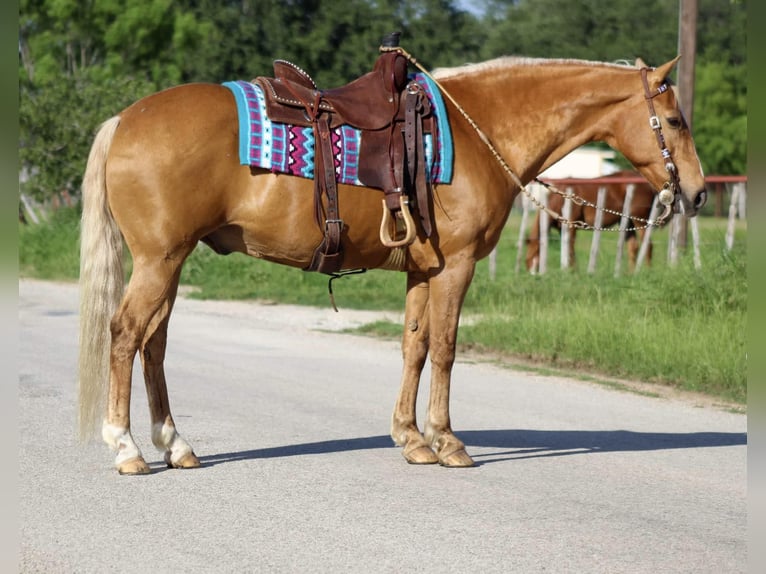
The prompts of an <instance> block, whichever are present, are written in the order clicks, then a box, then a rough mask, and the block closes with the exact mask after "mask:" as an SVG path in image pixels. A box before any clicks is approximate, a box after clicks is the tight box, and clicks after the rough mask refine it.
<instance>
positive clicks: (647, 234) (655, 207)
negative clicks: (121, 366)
mask: <svg viewBox="0 0 766 574" xmlns="http://www.w3.org/2000/svg"><path fill="white" fill-rule="evenodd" d="M662 210H663V207H662V204H661V203H660V198H659V196H657V195H655V196H654V201H653V202H652V210H651V211H650V212H649V221H650V222H652V223H654V222H655V221H657V218H658V217H659V216H660V213H661V212H662ZM652 231H654V225H647V228H646V231H644V239H643V240H642V241H641V247H640V248H639V250H638V257H636V269H635V271H634V273H638V271H639V269H641V266H642V265H643V264H644V259H646V254H647V253H648V252H649V244H650V243H651V241H652Z"/></svg>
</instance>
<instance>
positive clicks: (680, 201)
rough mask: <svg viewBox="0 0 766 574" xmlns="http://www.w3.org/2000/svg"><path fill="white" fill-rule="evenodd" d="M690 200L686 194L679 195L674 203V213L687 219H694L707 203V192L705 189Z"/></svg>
mask: <svg viewBox="0 0 766 574" xmlns="http://www.w3.org/2000/svg"><path fill="white" fill-rule="evenodd" d="M691 197H692V198H691V199H689V196H687V195H686V194H685V193H683V192H681V193H677V194H676V197H675V200H674V201H673V211H674V213H680V214H682V215H685V216H686V217H694V216H696V215H697V213H698V212H699V210H700V209H702V207H703V206H704V205H705V203H707V190H706V189H705V188H704V187H703V188H702V189H701V190H699V191H697V192H696V193H695V194H693V195H692V196H691Z"/></svg>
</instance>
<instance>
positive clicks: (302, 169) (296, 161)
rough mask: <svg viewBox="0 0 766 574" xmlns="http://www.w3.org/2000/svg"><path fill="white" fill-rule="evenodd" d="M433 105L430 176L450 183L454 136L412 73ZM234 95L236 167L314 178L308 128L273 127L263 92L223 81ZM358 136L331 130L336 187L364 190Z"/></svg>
mask: <svg viewBox="0 0 766 574" xmlns="http://www.w3.org/2000/svg"><path fill="white" fill-rule="evenodd" d="M412 77H414V79H415V80H417V82H418V83H419V84H420V85H421V86H422V87H423V89H424V90H425V92H426V94H427V96H428V98H429V99H430V100H431V106H432V111H433V113H434V115H435V116H436V119H437V122H436V123H437V132H438V133H437V134H436V138H435V140H436V141H435V142H434V137H433V136H432V135H431V134H424V137H423V140H424V142H425V146H426V161H427V162H428V163H427V165H428V166H429V169H428V173H430V175H431V181H432V182H433V183H449V182H450V181H452V158H453V153H452V133H451V131H450V127H449V121H448V120H447V110H446V108H445V107H444V101H443V100H442V97H441V94H440V93H439V89H438V88H437V87H436V86H435V85H434V84H433V82H432V81H431V80H430V79H429V78H428V77H426V76H424V75H423V74H415V75H414V76H412ZM223 85H224V86H225V87H227V88H229V89H230V90H231V91H232V93H233V94H234V99H235V100H236V102H237V114H238V117H239V163H240V164H241V165H249V166H253V167H260V168H265V169H268V170H271V171H272V172H276V173H287V174H290V175H296V176H298V177H304V178H308V179H313V178H314V132H313V130H312V129H311V127H303V126H293V125H289V124H281V123H277V122H272V121H271V120H270V119H269V118H268V117H267V115H266V104H265V101H264V99H263V92H262V91H261V88H260V87H259V86H257V85H255V84H253V83H251V82H246V81H242V80H239V81H233V82H224V83H223ZM361 136H362V132H360V131H359V130H357V129H355V128H352V127H351V126H348V125H343V126H339V127H337V128H335V129H334V130H332V145H333V151H334V155H335V176H336V180H337V181H338V183H345V184H350V185H363V184H362V183H361V182H360V181H359V178H358V166H359V146H360V143H361Z"/></svg>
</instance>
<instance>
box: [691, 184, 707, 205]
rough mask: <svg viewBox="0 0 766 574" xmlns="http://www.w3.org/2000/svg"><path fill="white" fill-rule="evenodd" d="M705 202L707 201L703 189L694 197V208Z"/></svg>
mask: <svg viewBox="0 0 766 574" xmlns="http://www.w3.org/2000/svg"><path fill="white" fill-rule="evenodd" d="M706 202H707V191H705V190H704V189H703V190H702V191H700V192H699V193H698V194H697V196H696V197H695V198H694V208H695V209H701V208H702V206H703V205H705V203H706Z"/></svg>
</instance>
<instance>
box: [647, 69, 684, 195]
mask: <svg viewBox="0 0 766 574" xmlns="http://www.w3.org/2000/svg"><path fill="white" fill-rule="evenodd" d="M648 71H649V68H641V81H642V82H643V84H644V99H645V100H646V105H647V106H648V108H649V126H650V127H651V128H652V130H654V135H655V137H656V138H657V145H658V146H659V147H660V154H662V159H664V160H665V169H666V170H667V172H668V174H670V179H669V180H668V181H666V182H665V185H664V186H663V188H662V189H661V190H660V194H659V199H660V203H662V205H664V206H672V205H673V202H674V201H676V200H678V201H679V204H680V205H683V201H681V198H680V194H681V184H680V182H679V181H678V170H677V169H676V164H675V163H673V158H672V157H671V155H670V150H669V149H668V148H667V146H666V145H665V136H664V135H662V124H661V123H660V118H659V117H658V116H657V114H656V113H655V111H654V103H653V102H652V100H653V99H654V98H655V97H657V96H659V95H660V94H664V93H665V92H667V91H668V90H669V89H670V86H669V85H668V83H667V81H666V82H663V83H662V84H661V85H660V87H659V88H657V91H656V92H654V93H652V92H651V90H650V89H649V81H648V80H647V77H646V76H647V73H648Z"/></svg>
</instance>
